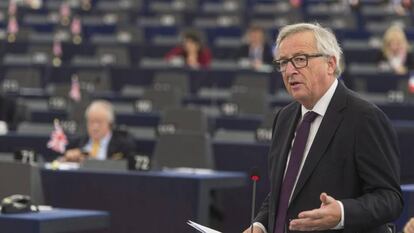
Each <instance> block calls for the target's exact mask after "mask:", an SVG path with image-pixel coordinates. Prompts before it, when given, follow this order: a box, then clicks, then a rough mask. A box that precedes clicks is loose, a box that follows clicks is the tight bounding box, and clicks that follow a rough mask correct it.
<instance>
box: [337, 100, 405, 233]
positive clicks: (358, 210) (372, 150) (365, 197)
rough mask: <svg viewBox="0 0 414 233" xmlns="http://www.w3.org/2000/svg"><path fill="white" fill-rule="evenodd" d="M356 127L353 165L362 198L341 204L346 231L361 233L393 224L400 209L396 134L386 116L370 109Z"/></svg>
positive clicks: (401, 204)
mask: <svg viewBox="0 0 414 233" xmlns="http://www.w3.org/2000/svg"><path fill="white" fill-rule="evenodd" d="M360 118H361V119H360V120H359V121H358V123H357V128H356V132H357V133H356V137H355V139H354V140H355V143H354V144H352V143H350V145H355V148H354V150H355V163H356V167H357V169H358V174H359V176H360V180H361V184H360V185H361V195H360V196H359V197H358V198H355V199H345V200H341V201H342V203H343V205H344V210H345V225H344V227H345V229H346V230H347V231H349V232H360V231H364V230H365V229H372V228H374V227H375V226H379V225H383V224H384V223H386V222H392V221H394V220H395V219H396V218H398V216H399V215H400V213H401V211H402V206H403V200H402V194H401V189H400V168H399V159H398V158H399V150H398V147H397V140H396V134H395V131H394V130H393V128H392V126H391V123H390V122H389V120H388V119H387V118H386V116H385V114H384V113H382V112H381V111H380V110H378V109H377V108H374V107H372V108H371V109H369V110H368V111H366V112H364V114H362V116H361V117H360Z"/></svg>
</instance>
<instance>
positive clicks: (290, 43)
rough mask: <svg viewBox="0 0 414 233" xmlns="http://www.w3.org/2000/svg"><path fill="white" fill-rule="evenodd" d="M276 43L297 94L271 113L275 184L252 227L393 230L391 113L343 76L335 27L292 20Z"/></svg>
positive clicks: (259, 230) (335, 232)
mask: <svg viewBox="0 0 414 233" xmlns="http://www.w3.org/2000/svg"><path fill="white" fill-rule="evenodd" d="M276 50H277V51H276V53H275V61H274V63H275V68H276V70H278V71H279V72H281V75H282V78H283V82H284V84H285V87H286V89H287V91H288V93H289V94H290V95H291V96H292V97H293V99H294V101H293V102H292V103H291V104H289V105H287V106H285V107H284V108H282V109H281V110H280V111H279V112H278V113H277V114H276V116H275V118H274V123H273V137H272V142H271V146H270V149H269V179H270V192H269V195H268V196H267V198H266V199H265V201H264V202H263V204H262V208H261V209H260V211H259V213H258V214H257V216H256V218H255V220H254V224H253V232H254V233H263V232H267V233H290V232H295V233H296V232H325V233H345V232H358V233H389V228H388V225H387V223H389V222H393V221H394V220H396V219H397V218H398V216H399V215H400V214H401V212H402V208H403V198H402V193H401V188H400V165H399V149H398V144H397V139H396V132H395V130H394V129H393V127H392V125H391V122H390V120H389V119H388V118H387V116H386V115H385V114H384V113H383V112H382V111H381V110H380V109H379V108H378V107H377V106H375V105H374V104H372V103H369V102H367V101H366V100H363V99H362V98H361V97H359V96H358V95H357V94H356V93H355V92H353V91H351V90H349V89H348V88H347V87H346V86H345V85H344V84H343V83H342V81H340V80H339V79H338V78H339V77H340V75H341V67H340V66H339V65H338V64H340V60H341V57H342V51H341V48H340V47H339V44H338V42H337V39H336V37H335V35H334V34H333V33H332V32H331V30H329V29H327V28H324V27H322V26H320V25H319V24H309V23H299V24H293V25H287V26H285V27H283V28H281V30H280V32H279V35H278V38H277V40H276ZM345 142H346V143H345ZM249 232H251V229H250V228H248V229H246V230H245V231H244V233H249Z"/></svg>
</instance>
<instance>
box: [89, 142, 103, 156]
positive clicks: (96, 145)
mask: <svg viewBox="0 0 414 233" xmlns="http://www.w3.org/2000/svg"><path fill="white" fill-rule="evenodd" d="M99 147H100V143H99V141H93V142H92V147H91V151H90V152H89V154H90V156H91V158H96V156H97V155H98V151H99Z"/></svg>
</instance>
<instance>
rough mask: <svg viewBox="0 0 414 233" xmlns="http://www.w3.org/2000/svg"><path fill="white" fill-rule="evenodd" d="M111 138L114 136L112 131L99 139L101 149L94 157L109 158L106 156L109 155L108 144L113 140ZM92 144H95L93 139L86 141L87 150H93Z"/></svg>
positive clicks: (85, 147) (99, 158)
mask: <svg viewBox="0 0 414 233" xmlns="http://www.w3.org/2000/svg"><path fill="white" fill-rule="evenodd" d="M111 138H112V133H108V134H107V135H106V136H105V137H103V138H102V139H101V140H100V141H99V150H98V153H97V154H96V157H95V158H94V159H97V160H105V159H107V158H106V157H107V152H108V145H109V141H111ZM92 144H93V142H92V140H91V139H89V141H88V143H86V145H85V146H84V147H83V149H84V150H85V151H88V152H90V151H91V150H92Z"/></svg>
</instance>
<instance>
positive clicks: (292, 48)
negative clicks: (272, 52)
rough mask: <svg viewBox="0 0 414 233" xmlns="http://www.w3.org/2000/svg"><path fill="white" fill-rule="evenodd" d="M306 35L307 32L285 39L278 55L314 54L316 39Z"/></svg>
mask: <svg viewBox="0 0 414 233" xmlns="http://www.w3.org/2000/svg"><path fill="white" fill-rule="evenodd" d="M304 33H306V32H301V33H295V34H292V35H289V36H288V37H286V38H284V39H283V40H282V41H281V43H280V45H279V47H278V51H277V53H278V55H279V56H284V55H294V54H299V53H306V52H313V51H314V50H315V49H316V45H315V40H314V37H313V35H312V34H309V35H305V34H304Z"/></svg>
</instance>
